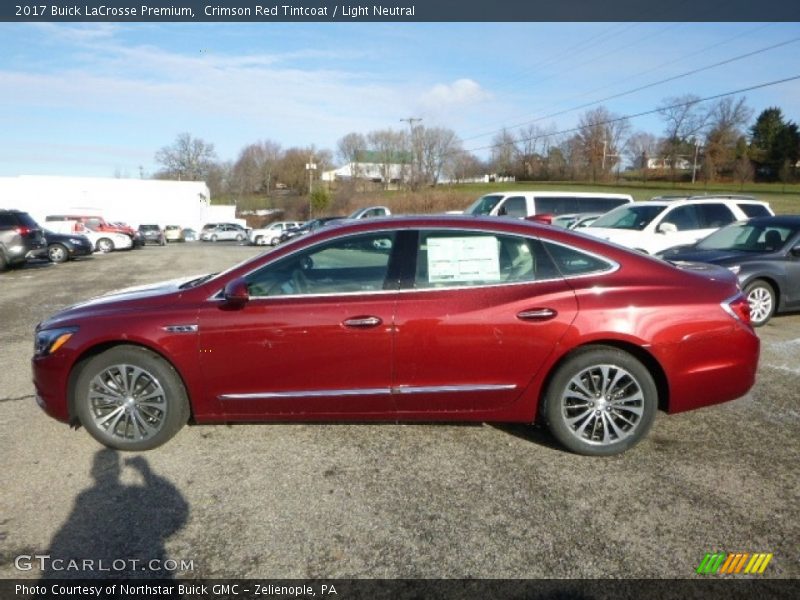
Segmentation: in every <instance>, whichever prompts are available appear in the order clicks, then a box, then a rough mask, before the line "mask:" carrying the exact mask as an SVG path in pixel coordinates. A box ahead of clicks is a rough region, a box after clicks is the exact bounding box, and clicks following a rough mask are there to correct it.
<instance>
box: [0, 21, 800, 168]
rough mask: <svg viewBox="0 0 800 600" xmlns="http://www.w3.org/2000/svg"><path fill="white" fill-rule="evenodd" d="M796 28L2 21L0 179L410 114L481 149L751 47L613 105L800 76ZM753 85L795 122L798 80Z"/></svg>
mask: <svg viewBox="0 0 800 600" xmlns="http://www.w3.org/2000/svg"><path fill="white" fill-rule="evenodd" d="M796 38H800V24H798V23H782V24H767V23H729V24H713V23H711V24H709V23H700V24H697V23H695V24H692V23H621V24H615V23H590V24H580V23H477V24H475V23H473V24H469V23H466V24H455V23H400V24H398V23H352V24H350V23H317V24H307V23H252V24H245V23H234V24H227V23H194V24H177V23H165V24H152V23H134V24H124V23H111V24H56V23H2V24H0V176H13V175H26V174H37V175H76V176H100V177H112V176H115V175H121V176H128V177H138V176H139V173H140V170H142V171H143V172H144V174H145V176H148V175H150V174H152V173H153V172H154V171H155V170H157V168H158V166H157V165H156V164H155V162H154V155H155V153H156V151H157V150H158V149H159V148H161V147H163V146H166V145H169V144H171V143H172V142H173V141H174V140H175V138H176V136H177V135H178V134H180V133H182V132H188V133H190V134H191V135H192V136H195V137H200V138H202V139H203V140H205V141H206V142H209V143H212V144H214V147H215V149H216V151H217V155H218V157H219V158H220V159H221V160H230V161H234V160H235V159H236V157H237V155H238V153H239V151H240V150H241V149H242V148H243V147H244V146H246V145H248V144H250V143H254V142H257V141H260V140H264V139H269V140H273V141H275V142H278V143H279V144H280V145H281V146H282V147H283V148H289V147H292V146H308V145H312V144H313V145H315V146H316V147H317V148H327V149H330V150H333V151H335V148H336V142H337V141H338V140H339V139H340V138H341V137H343V136H344V135H346V134H348V133H350V132H359V133H367V132H369V131H372V130H376V129H385V128H394V129H400V128H402V127H407V124H405V123H403V122H401V121H400V120H401V119H403V118H408V117H415V118H422V119H423V124H424V125H426V126H429V127H431V126H442V127H448V128H451V129H453V130H455V131H456V133H457V134H458V135H459V136H460V137H461V138H462V140H464V146H465V148H466V149H468V150H475V151H476V153H477V154H479V155H481V156H485V154H486V150H485V147H486V146H488V145H489V144H490V143H491V139H492V136H493V135H494V134H495V133H496V132H497V131H498V130H500V129H501V128H503V127H508V128H511V129H512V130H514V131H516V130H517V129H518V128H519V126H520V125H522V124H529V123H533V124H536V125H539V126H550V125H551V124H553V125H555V127H556V128H558V129H568V128H570V127H573V126H574V125H575V124H576V123H577V120H578V117H579V116H580V114H581V113H582V112H584V111H585V110H586V108H587V107H585V106H584V107H582V108H580V109H578V110H573V111H569V109H572V108H574V107H578V106H582V105H587V104H589V103H592V102H595V101H598V100H602V99H604V98H608V97H611V96H615V95H618V94H623V93H624V92H628V91H630V90H634V89H635V88H640V87H643V86H648V85H649V84H651V83H654V82H658V81H660V80H664V79H667V78H671V77H676V76H679V75H682V74H684V73H687V72H688V71H692V70H696V69H701V68H703V67H706V66H710V65H713V64H715V63H720V62H723V61H729V60H731V59H735V58H737V57H739V56H742V55H745V54H749V53H753V54H752V55H751V56H749V57H746V58H742V59H739V60H732V61H731V62H728V63H727V64H724V65H721V66H717V67H714V68H711V69H707V70H702V71H701V72H699V73H696V74H693V75H689V76H686V77H680V78H677V79H674V80H673V81H670V82H668V83H663V84H659V85H654V86H652V87H647V88H646V89H643V90H640V91H636V92H634V93H630V94H626V95H622V96H620V97H617V98H613V99H609V100H606V101H604V102H602V104H603V105H605V106H606V107H607V108H608V109H609V110H610V111H612V112H614V113H617V114H619V115H627V114H634V113H640V112H644V111H648V110H651V109H654V108H656V107H657V106H658V105H659V104H660V103H661V102H662V101H663V99H664V98H667V97H674V96H680V95H683V94H689V93H692V94H696V95H698V96H701V97H706V96H712V95H715V94H721V93H725V92H729V91H733V90H737V89H741V88H746V87H749V86H753V85H758V84H762V83H767V82H770V81H774V80H778V79H784V78H788V77H792V76H797V75H800V61H798V60H797V58H798V56H800V39H798V41H792V42H790V43H785V42H789V41H790V40H795V39H796ZM784 43H785V44H784ZM778 44H784V45H782V46H780V47H777V48H773V49H770V50H766V51H761V50H762V49H766V48H769V47H771V46H775V45H778ZM745 96H746V97H747V100H748V104H749V105H750V106H751V107H752V108H753V109H754V110H755V113H756V114H758V112H760V111H761V110H763V109H765V108H767V107H769V106H778V107H780V108H781V109H783V111H784V114H785V115H786V117H787V118H789V119H791V120H794V121H796V122H797V121H800V80H795V81H792V82H789V83H785V84H782V85H776V86H772V87H767V88H764V89H760V90H756V91H751V92H747V93H746V94H745ZM589 108H591V107H589ZM565 111H569V112H565ZM555 113H562V114H558V115H556V114H555ZM631 125H632V128H633V130H644V131H649V132H651V133H654V134H660V133H661V131H662V129H663V126H662V123H661V121H660V120H659V118H658V116H657V115H654V116H647V117H639V118H636V119H634V120H633V121H632V123H631Z"/></svg>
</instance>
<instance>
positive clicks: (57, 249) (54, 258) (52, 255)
mask: <svg viewBox="0 0 800 600" xmlns="http://www.w3.org/2000/svg"><path fill="white" fill-rule="evenodd" d="M47 258H49V259H50V262H54V263H63V262H66V260H67V259H68V258H69V252H68V251H67V249H66V247H65V246H64V245H63V244H53V245H52V246H48V247H47Z"/></svg>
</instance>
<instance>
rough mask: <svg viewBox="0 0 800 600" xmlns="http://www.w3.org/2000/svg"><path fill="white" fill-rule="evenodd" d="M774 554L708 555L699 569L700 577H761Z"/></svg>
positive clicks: (728, 553)
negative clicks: (738, 575)
mask: <svg viewBox="0 0 800 600" xmlns="http://www.w3.org/2000/svg"><path fill="white" fill-rule="evenodd" d="M772 556H773V555H772V553H771V552H770V553H769V554H767V553H763V552H756V553H754V554H750V553H749V552H727V553H726V552H716V553H714V554H710V553H708V554H706V555H705V556H704V557H703V560H702V561H701V562H700V566H699V567H697V573H698V574H700V575H714V574H717V575H736V574H747V575H761V574H762V573H763V572H764V570H765V569H766V568H767V565H768V564H769V561H771V560H772Z"/></svg>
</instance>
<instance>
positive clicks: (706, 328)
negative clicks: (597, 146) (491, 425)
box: [33, 216, 759, 455]
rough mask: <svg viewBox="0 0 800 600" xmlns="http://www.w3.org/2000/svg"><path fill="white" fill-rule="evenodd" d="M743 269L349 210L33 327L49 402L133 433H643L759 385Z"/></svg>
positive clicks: (111, 438)
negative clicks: (379, 423) (229, 428)
mask: <svg viewBox="0 0 800 600" xmlns="http://www.w3.org/2000/svg"><path fill="white" fill-rule="evenodd" d="M758 353H759V341H758V338H757V337H756V336H755V335H754V333H753V329H752V328H751V326H750V323H749V308H748V304H747V301H746V300H745V298H744V297H743V296H742V293H741V291H740V290H739V288H738V287H737V284H736V278H735V276H734V275H733V274H732V273H730V272H729V271H728V270H726V269H722V268H719V267H713V266H709V265H684V266H683V268H678V267H676V266H673V265H672V264H670V263H668V262H664V261H661V260H658V259H655V258H652V257H649V256H645V255H643V254H639V253H637V252H633V251H629V250H626V249H623V248H621V247H618V246H613V245H609V244H607V243H605V242H603V241H600V240H596V239H592V238H588V237H584V236H582V235H581V234H576V233H574V232H570V231H567V230H562V229H557V228H552V227H547V226H545V225H538V224H535V223H529V222H523V221H517V220H512V219H502V218H494V219H492V218H480V217H443V216H430V217H407V218H405V217H403V218H389V219H375V220H366V221H358V222H345V223H343V224H341V225H338V226H336V225H335V226H331V227H326V228H324V229H321V230H319V232H318V233H315V234H311V235H308V236H303V237H299V238H297V239H296V240H294V241H293V242H291V243H289V244H286V245H283V246H280V247H278V248H277V249H276V250H274V251H271V252H268V253H266V254H262V255H260V256H257V257H255V258H252V259H250V260H248V261H246V262H243V263H241V264H239V265H236V266H235V267H233V268H231V269H229V270H228V271H225V272H224V273H219V274H214V275H208V276H205V277H200V278H193V279H186V280H183V281H171V282H166V283H163V284H157V285H153V286H150V287H145V288H136V289H131V290H122V291H119V292H114V293H111V294H108V295H106V296H102V297H100V298H95V299H93V300H90V301H88V302H84V303H82V304H78V305H76V306H73V307H70V308H67V309H65V310H63V311H61V312H60V313H58V314H56V315H54V316H53V317H51V318H50V319H48V320H46V321H44V322H42V323H41V324H39V326H38V327H37V328H36V344H35V355H34V357H33V373H34V382H35V385H36V398H37V402H38V403H39V405H40V406H41V407H42V408H43V409H44V410H45V411H46V412H47V413H48V414H49V415H51V416H52V417H54V418H56V419H59V420H61V421H65V422H67V423H70V424H73V425H79V424H80V425H83V426H84V427H86V429H87V430H88V431H89V433H90V434H91V435H92V436H94V437H95V438H96V439H97V440H98V441H100V442H101V443H103V444H105V445H107V446H110V447H112V448H117V449H120V450H145V449H149V448H154V447H156V446H158V445H160V444H163V443H164V442H166V441H167V440H169V439H170V438H171V437H172V436H174V435H175V434H176V433H177V432H178V431H179V430H180V429H181V427H183V425H184V424H186V423H187V422H189V421H191V422H193V423H222V422H236V421H347V420H352V421H365V420H387V421H443V420H446V421H456V420H463V421H488V422H522V423H534V422H537V421H538V422H541V423H544V424H546V425H547V426H548V427H549V429H550V431H551V432H552V434H553V435H554V436H555V437H556V438H557V439H558V440H559V441H560V442H561V443H562V444H563V445H564V446H565V447H566V448H568V449H570V450H572V451H574V452H579V453H582V454H590V455H609V454H615V453H618V452H622V451H624V450H626V449H628V448H630V447H631V446H633V445H634V444H636V443H637V442H638V441H639V440H640V439H642V437H643V436H644V435H645V434H646V433H647V431H648V430H649V429H650V427H651V425H652V424H653V419H654V417H655V412H656V410H657V409H659V408H660V409H662V410H665V411H667V412H680V411H685V410H689V409H693V408H698V407H701V406H706V405H710V404H715V403H719V402H725V401H727V400H732V399H734V398H738V397H739V396H742V395H743V394H745V393H746V392H747V391H748V390H749V389H750V388H751V386H752V385H753V382H754V378H755V373H756V367H757V363H758Z"/></svg>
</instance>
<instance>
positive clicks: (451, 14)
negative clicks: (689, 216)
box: [0, 0, 800, 23]
mask: <svg viewBox="0 0 800 600" xmlns="http://www.w3.org/2000/svg"><path fill="white" fill-rule="evenodd" d="M0 21H10V22H15V21H16V22H41V21H49V22H58V21H62V22H110V21H116V22H125V21H130V22H220V23H224V22H229V23H234V22H255V23H269V22H272V21H276V22H326V21H331V22H339V23H348V22H370V21H377V22H379V21H383V22H396V23H402V22H521V21H529V22H543V21H562V22H569V21H572V22H578V21H581V22H585V21H615V22H616V21H623V22H624V21H630V22H639V21H642V22H644V21H675V22H682V21H683V22H691V21H694V22H734V21H763V22H778V21H783V22H793V21H800V2H798V0H759V1H758V2H754V1H753V0H668V1H667V2H654V1H652V0H651V1H646V0H411V1H409V0H387V1H386V2H380V1H379V2H364V1H361V2H358V1H355V2H348V1H347V0H345V1H344V2H341V1H339V2H336V1H334V0H290V1H287V0H235V1H232V2H231V1H229V0H217V1H216V2H212V1H207V0H199V1H198V0H174V1H172V2H169V1H167V2H164V1H158V0H89V1H85V0H84V1H81V0H72V1H70V0H33V1H25V0H14V1H13V2H11V3H8V4H6V3H5V2H4V3H2V6H0Z"/></svg>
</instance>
